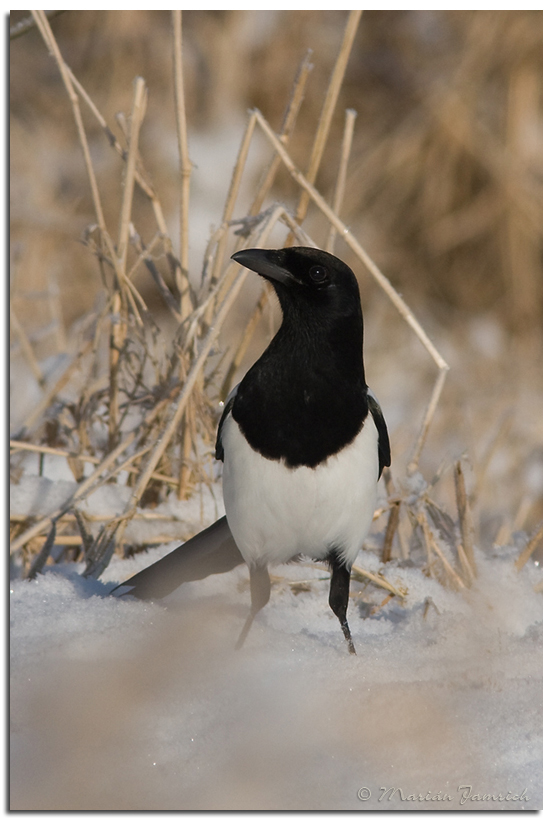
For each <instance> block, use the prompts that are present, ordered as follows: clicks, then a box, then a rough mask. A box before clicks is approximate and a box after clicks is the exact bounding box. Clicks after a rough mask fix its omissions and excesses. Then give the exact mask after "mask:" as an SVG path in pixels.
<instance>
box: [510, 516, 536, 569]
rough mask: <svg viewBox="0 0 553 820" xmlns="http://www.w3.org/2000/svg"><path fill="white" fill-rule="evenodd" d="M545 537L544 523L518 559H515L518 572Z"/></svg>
mask: <svg viewBox="0 0 553 820" xmlns="http://www.w3.org/2000/svg"><path fill="white" fill-rule="evenodd" d="M542 539H543V524H542V525H541V526H540V528H539V529H538V531H537V532H536V533H535V535H533V536H532V538H531V539H530V541H529V542H528V544H527V545H526V546H525V547H524V549H523V550H522V552H521V553H520V555H519V556H518V558H517V560H516V561H515V568H516V571H517V572H520V571H521V569H522V568H523V566H524V565H525V564H526V562H527V561H528V559H529V558H530V557H531V555H532V553H533V552H534V550H535V549H536V547H537V546H538V544H539V543H540V541H541V540H542Z"/></svg>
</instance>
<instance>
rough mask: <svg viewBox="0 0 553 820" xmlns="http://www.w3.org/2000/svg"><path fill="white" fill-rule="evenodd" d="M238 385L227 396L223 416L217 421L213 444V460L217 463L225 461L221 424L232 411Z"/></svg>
mask: <svg viewBox="0 0 553 820" xmlns="http://www.w3.org/2000/svg"><path fill="white" fill-rule="evenodd" d="M238 387H239V385H238V384H237V385H236V387H234V388H233V389H232V390H231V392H230V393H229V395H228V398H227V401H226V404H225V409H224V410H223V415H222V416H221V418H220V419H219V426H218V427H217V440H216V442H215V458H217V459H219V461H224V460H225V451H224V449H223V437H222V435H221V434H222V432H223V424H224V423H225V421H226V418H227V416H228V414H229V413H230V411H231V410H232V405H233V404H234V397H235V396H236V392H237V390H238Z"/></svg>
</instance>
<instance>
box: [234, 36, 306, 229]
mask: <svg viewBox="0 0 553 820" xmlns="http://www.w3.org/2000/svg"><path fill="white" fill-rule="evenodd" d="M312 53H313V52H312V51H311V49H309V50H308V51H307V53H306V55H305V57H304V58H303V60H302V61H301V63H300V66H299V68H298V72H297V74H296V77H295V79H294V84H293V86H292V94H291V97H290V102H289V103H288V108H287V109H286V113H285V114H284V120H283V123H282V127H281V129H280V132H279V139H280V141H281V142H282V144H283V145H287V144H288V141H289V139H290V134H291V133H292V131H293V129H294V126H295V124H296V119H297V116H298V114H299V110H300V107H301V104H302V102H303V96H304V93H305V84H306V82H307V78H308V76H309V72H310V71H311V69H312V68H313V66H312V64H311V62H310V61H311V55H312ZM279 165H280V157H279V155H278V154H276V153H275V154H274V156H273V159H272V160H271V163H270V165H269V167H268V168H267V171H266V172H265V175H264V177H263V179H262V180H261V183H260V185H259V188H258V190H257V193H256V195H255V197H254V200H253V202H252V204H251V207H250V210H249V212H248V213H249V214H250V215H252V216H255V215H256V214H258V213H259V212H260V210H261V208H262V206H263V203H264V201H265V198H266V197H267V194H268V193H269V191H270V190H271V187H272V185H273V182H274V180H275V176H276V172H277V171H278V167H279Z"/></svg>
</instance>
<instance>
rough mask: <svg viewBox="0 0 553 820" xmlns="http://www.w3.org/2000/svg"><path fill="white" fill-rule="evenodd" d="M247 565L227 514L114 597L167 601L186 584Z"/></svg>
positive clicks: (123, 586) (139, 574)
mask: <svg viewBox="0 0 553 820" xmlns="http://www.w3.org/2000/svg"><path fill="white" fill-rule="evenodd" d="M243 563H244V559H243V558H242V555H241V553H240V551H239V549H238V547H237V546H236V542H235V541H234V538H233V537H232V533H231V531H230V528H229V525H228V522H227V517H226V515H225V516H223V517H222V518H219V520H218V521H216V522H215V523H214V524H212V525H211V527H208V528H207V529H206V530H202V532H199V533H198V534H197V535H195V536H194V537H193V538H191V539H190V540H189V541H186V543H184V544H181V545H180V547H177V548H176V549H175V550H173V552H170V553H169V554H168V555H166V556H165V557H164V558H161V559H160V560H159V561H156V563H155V564H152V565H151V566H149V567H146V569H143V570H142V571H141V572H137V574H136V575H133V576H132V578H129V580H128V581H125V582H124V583H122V584H119V586H117V587H115V589H113V590H112V591H111V594H112V595H115V596H116V597H121V596H123V595H133V596H134V597H136V598H142V599H145V600H150V599H154V598H164V597H165V596H166V595H169V593H171V592H173V591H174V590H175V589H177V587H179V586H180V585H181V584H184V583H186V581H199V580H201V579H202V578H207V576H208V575H217V574H220V573H222V572H229V571H230V570H231V569H234V567H237V566H238V565H239V564H243Z"/></svg>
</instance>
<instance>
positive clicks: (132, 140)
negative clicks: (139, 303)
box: [108, 77, 146, 448]
mask: <svg viewBox="0 0 553 820" xmlns="http://www.w3.org/2000/svg"><path fill="white" fill-rule="evenodd" d="M145 113H146V84H145V82H144V80H143V78H142V77H137V78H136V79H135V81H134V97H133V104H132V108H131V115H130V123H129V128H128V132H129V147H128V151H127V156H126V168H125V179H124V183H123V197H122V201H121V213H120V217H119V236H118V241H117V264H116V265H114V271H115V277H116V290H115V293H114V296H113V309H112V322H111V333H110V350H109V405H108V408H109V409H108V434H109V439H108V442H109V444H108V446H109V447H110V448H111V447H114V446H115V444H116V442H117V438H118V435H119V426H120V425H119V420H120V419H119V367H120V357H121V353H122V351H123V347H124V344H125V340H126V338H127V327H128V316H127V314H128V308H127V297H128V295H129V294H128V291H127V289H126V282H125V281H124V280H123V276H124V275H125V272H126V268H127V254H128V247H129V233H130V232H129V226H130V222H131V212H132V202H133V194H134V180H135V168H136V163H137V158H138V136H139V133H140V126H141V125H142V122H143V120H144V115H145Z"/></svg>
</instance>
